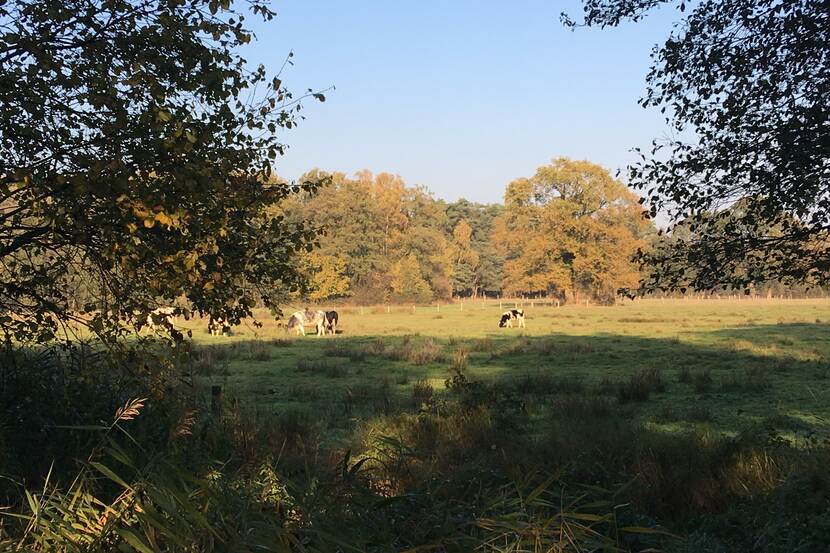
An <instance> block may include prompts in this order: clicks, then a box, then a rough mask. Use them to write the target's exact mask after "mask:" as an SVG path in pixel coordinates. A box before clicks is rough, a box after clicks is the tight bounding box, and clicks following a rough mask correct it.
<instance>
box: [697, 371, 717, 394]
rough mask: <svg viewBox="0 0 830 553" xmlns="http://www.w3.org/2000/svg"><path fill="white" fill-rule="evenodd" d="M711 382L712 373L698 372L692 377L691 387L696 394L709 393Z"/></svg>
mask: <svg viewBox="0 0 830 553" xmlns="http://www.w3.org/2000/svg"><path fill="white" fill-rule="evenodd" d="M713 382H714V381H713V380H712V371H710V370H709V369H706V370H703V371H698V372H696V373H694V376H692V385H693V386H694V389H695V392H697V393H698V394H705V393H706V392H709V391H711V389H712V384H713Z"/></svg>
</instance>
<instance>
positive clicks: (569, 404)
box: [553, 394, 611, 419]
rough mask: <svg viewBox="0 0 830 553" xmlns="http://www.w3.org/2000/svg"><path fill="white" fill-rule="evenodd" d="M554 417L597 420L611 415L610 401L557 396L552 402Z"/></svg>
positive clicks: (596, 397) (598, 397)
mask: <svg viewBox="0 0 830 553" xmlns="http://www.w3.org/2000/svg"><path fill="white" fill-rule="evenodd" d="M553 414H554V416H559V417H565V418H577V419H581V418H597V417H607V416H608V415H610V414H611V401H610V400H609V399H608V398H607V397H604V396H588V397H586V396H578V395H572V394H568V395H564V396H559V397H557V398H556V399H555V400H554V401H553Z"/></svg>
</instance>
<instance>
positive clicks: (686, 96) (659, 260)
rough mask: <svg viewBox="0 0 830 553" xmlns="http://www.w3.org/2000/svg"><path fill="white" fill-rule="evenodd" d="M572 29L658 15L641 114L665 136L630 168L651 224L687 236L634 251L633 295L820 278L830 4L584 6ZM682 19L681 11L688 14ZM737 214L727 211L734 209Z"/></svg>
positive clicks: (829, 157) (826, 201)
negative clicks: (658, 11) (639, 266)
mask: <svg viewBox="0 0 830 553" xmlns="http://www.w3.org/2000/svg"><path fill="white" fill-rule="evenodd" d="M582 5H583V14H582V18H581V20H572V19H571V18H570V17H568V16H564V19H565V23H566V24H568V25H571V26H578V25H585V26H595V27H613V26H617V25H619V24H621V23H622V22H624V21H626V20H631V21H638V20H640V19H642V18H644V17H645V16H646V15H647V14H648V13H649V12H650V11H651V10H653V9H655V8H657V7H658V6H661V5H667V6H675V7H677V8H679V13H678V17H679V19H680V21H679V22H678V24H676V25H674V27H673V31H672V32H671V34H670V35H669V37H668V38H667V39H666V41H665V42H664V43H663V44H661V45H659V46H657V47H655V49H654V51H653V55H652V67H651V71H650V72H649V73H648V76H647V88H646V93H645V96H644V98H643V99H642V100H641V104H642V105H643V106H644V107H647V108H658V109H660V110H661V111H662V112H664V113H666V114H667V119H666V121H667V123H668V124H669V125H671V127H672V130H673V131H674V132H673V133H672V135H673V137H674V138H672V139H669V140H658V141H655V142H654V145H653V147H652V148H651V149H650V151H647V152H643V153H642V154H641V159H640V161H639V162H637V163H635V164H634V165H633V166H631V167H630V168H629V182H630V184H631V185H632V186H633V187H635V188H636V189H638V190H641V191H643V192H644V193H645V195H646V198H647V201H648V205H649V209H650V212H651V214H652V215H656V214H657V213H663V214H665V215H666V216H667V217H668V218H669V219H670V222H671V225H670V227H669V229H668V234H669V235H671V234H672V233H674V232H675V231H676V229H677V225H680V224H682V225H683V226H685V227H687V229H688V231H689V237H690V238H689V239H677V240H671V239H670V242H671V244H672V247H660V248H656V249H654V250H651V251H644V252H642V253H641V255H640V259H641V261H642V262H643V263H644V264H645V265H646V266H648V267H649V270H650V275H649V277H648V278H647V279H646V280H645V281H644V282H643V288H644V289H646V290H653V289H655V288H681V287H692V288H696V289H711V288H716V287H721V286H731V287H735V288H742V287H743V288H745V287H748V286H750V285H752V284H757V283H759V282H762V281H764V280H777V281H783V282H789V283H808V284H814V285H815V284H825V283H827V282H828V281H830V256H828V249H827V243H828V238H830V170H828V167H830V125H828V119H830V49H829V48H828V44H830V6H828V3H827V1H826V0H710V1H706V2H695V3H691V2H686V1H684V0H583V2H582ZM687 8H688V9H687ZM739 204H740V206H739V208H738V209H733V208H732V207H733V206H736V205H739Z"/></svg>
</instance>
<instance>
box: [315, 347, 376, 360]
mask: <svg viewBox="0 0 830 553" xmlns="http://www.w3.org/2000/svg"><path fill="white" fill-rule="evenodd" d="M323 355H325V356H327V357H346V358H348V359H349V361H351V362H352V363H357V362H359V361H364V360H365V359H366V349H360V348H353V347H351V346H347V345H345V344H327V345H326V347H325V348H323Z"/></svg>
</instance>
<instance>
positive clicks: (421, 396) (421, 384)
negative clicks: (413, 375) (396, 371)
mask: <svg viewBox="0 0 830 553" xmlns="http://www.w3.org/2000/svg"><path fill="white" fill-rule="evenodd" d="M433 393H434V390H433V389H432V384H430V383H429V382H428V381H426V380H424V379H421V380H418V381H417V382H415V383H414V384H413V385H412V401H413V403H414V404H415V406H416V407H418V406H420V405H423V404H425V403H429V402H431V401H432V395H433Z"/></svg>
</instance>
